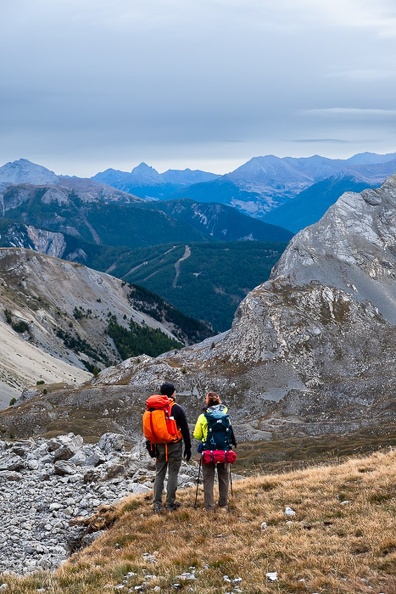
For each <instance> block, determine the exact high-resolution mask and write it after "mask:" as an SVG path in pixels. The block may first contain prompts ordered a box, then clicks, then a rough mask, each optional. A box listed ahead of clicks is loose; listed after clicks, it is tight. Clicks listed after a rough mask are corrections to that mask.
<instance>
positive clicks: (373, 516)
mask: <svg viewBox="0 0 396 594" xmlns="http://www.w3.org/2000/svg"><path fill="white" fill-rule="evenodd" d="M395 485H396V450H392V449H389V450H388V451H387V452H377V453H374V454H372V455H371V456H369V457H366V458H354V459H350V460H348V461H346V462H344V463H343V464H340V465H337V466H335V465H330V466H321V467H315V468H309V469H305V470H298V471H294V472H290V473H287V474H276V475H275V474H271V475H267V476H258V477H251V478H246V479H243V480H240V481H234V484H233V497H232V500H231V505H230V511H229V513H228V514H222V513H220V512H217V513H216V514H214V515H213V514H211V515H205V513H204V512H203V510H202V493H201V492H200V493H199V496H198V505H199V507H198V509H194V500H195V489H189V490H185V491H180V492H179V498H180V501H181V502H182V507H181V508H180V510H178V511H177V512H174V513H168V514H164V515H154V514H152V512H151V505H150V501H149V500H148V499H147V498H144V497H142V496H131V497H130V498H128V499H126V500H124V502H123V503H122V504H121V505H120V506H119V508H118V510H117V520H116V523H115V524H114V525H113V526H112V527H111V528H109V530H108V531H107V532H106V533H105V534H104V535H103V536H101V537H100V538H99V539H98V540H97V541H96V542H95V543H94V544H93V545H92V546H91V547H90V548H87V549H85V550H83V551H81V552H80V553H78V554H75V555H74V556H73V557H72V558H71V559H70V560H69V561H68V562H67V563H66V564H65V565H64V566H63V567H62V568H61V569H59V570H58V571H56V572H54V573H52V574H49V573H42V574H36V575H34V576H30V577H26V578H15V577H9V576H3V578H0V584H1V581H3V582H5V583H7V584H8V588H7V589H6V590H5V591H6V592H7V594H33V592H34V593H36V592H37V590H38V589H39V590H40V591H42V592H47V593H49V594H59V593H64V594H96V593H106V592H118V591H119V592H138V591H144V592H162V593H167V592H169V593H170V592H176V591H182V592H195V593H199V594H213V593H226V592H229V593H231V592H232V593H234V592H235V593H236V592H243V593H244V594H259V593H279V592H281V593H287V594H291V593H293V594H294V593H298V592H306V593H312V594H313V593H315V592H317V593H320V594H323V593H328V594H334V593H348V594H355V593H369V592H370V594H373V593H374V594H379V593H381V592H383V593H385V594H394V593H395V592H396V505H395V503H396V500H395ZM286 506H290V507H291V508H293V510H295V512H296V514H295V515H294V516H287V515H285V513H284V512H285V508H286ZM263 522H266V524H267V528H266V529H263V527H262V523H263ZM269 572H277V574H278V579H277V580H276V581H274V582H270V581H269V580H268V578H267V577H266V574H267V573H269ZM191 573H192V574H194V575H195V579H194V580H192V579H186V578H188V577H191V575H190V576H189V575H188V574H191ZM180 576H182V577H180ZM225 576H228V577H226V579H225ZM240 579H241V581H239V580H240ZM176 584H178V586H176ZM139 586H141V588H139Z"/></svg>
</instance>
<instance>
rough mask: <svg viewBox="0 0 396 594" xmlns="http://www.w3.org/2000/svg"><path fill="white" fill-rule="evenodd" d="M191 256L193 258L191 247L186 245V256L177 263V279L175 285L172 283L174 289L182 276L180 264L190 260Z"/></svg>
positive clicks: (174, 280) (174, 281)
mask: <svg viewBox="0 0 396 594" xmlns="http://www.w3.org/2000/svg"><path fill="white" fill-rule="evenodd" d="M190 256H191V249H190V246H188V245H186V247H185V249H184V254H183V255H182V257H181V258H179V260H178V261H177V262H176V263H175V271H176V273H175V278H174V279H173V283H172V287H173V288H175V287H177V281H178V280H179V276H180V264H181V263H182V262H183V260H187V258H189V257H190Z"/></svg>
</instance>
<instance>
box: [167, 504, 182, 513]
mask: <svg viewBox="0 0 396 594" xmlns="http://www.w3.org/2000/svg"><path fill="white" fill-rule="evenodd" d="M179 507H180V503H179V505H176V503H174V504H173V505H167V506H166V508H165V509H166V511H168V512H174V511H177V510H178V509H179Z"/></svg>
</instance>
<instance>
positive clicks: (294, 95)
mask: <svg viewBox="0 0 396 594" xmlns="http://www.w3.org/2000/svg"><path fill="white" fill-rule="evenodd" d="M0 51H1V60H0V81H1V82H0V85H1V94H0V100H1V109H0V134H1V142H0V165H3V164H4V163H6V162H8V161H14V160H16V159H19V158H21V157H23V158H26V159H29V160H31V161H33V162H35V163H39V164H40V165H44V166H45V167H48V168H49V169H51V170H53V171H55V173H57V174H66V175H78V176H87V177H89V176H91V175H94V174H95V173H97V172H98V171H103V170H104V169H107V168H109V167H112V168H114V169H121V170H123V171H130V170H131V169H132V168H133V167H135V166H136V165H138V164H139V163H140V162H142V161H144V162H146V163H147V164H149V165H151V166H153V167H154V168H155V169H157V171H159V172H162V171H165V170H166V169H169V168H171V169H185V168H187V167H189V168H190V169H203V170H206V171H212V172H213V173H227V172H229V171H232V170H234V169H235V168H236V167H238V166H240V165H242V164H243V163H245V162H246V161H248V160H249V159H251V158H252V157H255V156H259V155H267V154H274V155H277V156H279V157H285V156H292V157H300V156H310V155H314V154H320V155H323V156H326V157H331V158H337V157H340V158H347V157H350V156H352V155H354V154H356V153H359V152H364V151H370V152H377V153H389V152H395V151H396V2H395V1H394V0H12V1H11V0H0Z"/></svg>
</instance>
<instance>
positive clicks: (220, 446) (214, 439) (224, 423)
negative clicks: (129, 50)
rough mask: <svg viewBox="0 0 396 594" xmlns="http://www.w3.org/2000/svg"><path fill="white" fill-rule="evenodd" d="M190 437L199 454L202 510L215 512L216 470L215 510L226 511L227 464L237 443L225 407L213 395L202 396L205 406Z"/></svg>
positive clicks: (232, 460) (232, 459)
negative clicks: (202, 498)
mask: <svg viewBox="0 0 396 594" xmlns="http://www.w3.org/2000/svg"><path fill="white" fill-rule="evenodd" d="M193 436H194V439H196V440H198V441H199V442H200V444H199V446H198V452H200V453H201V460H200V463H202V476H203V487H204V509H205V511H209V512H212V511H214V510H215V502H214V482H215V472H216V469H217V479H218V484H219V500H218V509H219V510H221V511H227V510H228V489H229V482H230V464H231V463H233V462H234V461H235V459H236V454H235V452H234V451H233V450H232V446H235V447H236V445H237V444H236V439H235V435H234V430H233V428H232V425H231V421H230V418H229V416H228V412H227V407H226V406H225V405H224V404H222V403H221V400H220V396H219V395H218V394H217V393H216V392H208V393H207V394H206V406H205V408H204V411H203V413H202V414H201V415H199V417H198V419H197V422H196V425H195V428H194V433H193Z"/></svg>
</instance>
